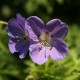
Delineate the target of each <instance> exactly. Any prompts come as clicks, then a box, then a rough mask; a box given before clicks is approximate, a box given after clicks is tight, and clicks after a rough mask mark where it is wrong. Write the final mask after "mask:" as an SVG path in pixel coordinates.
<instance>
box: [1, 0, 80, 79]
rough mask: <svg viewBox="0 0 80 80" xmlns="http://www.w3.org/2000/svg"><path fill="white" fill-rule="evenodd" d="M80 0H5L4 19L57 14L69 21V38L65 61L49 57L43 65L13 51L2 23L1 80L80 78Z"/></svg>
mask: <svg viewBox="0 0 80 80" xmlns="http://www.w3.org/2000/svg"><path fill="white" fill-rule="evenodd" d="M79 7H80V0H13V1H12V0H1V2H0V19H1V20H5V21H8V20H9V19H10V18H12V17H15V15H16V13H21V14H22V15H23V16H24V17H25V18H27V17H28V16H30V15H37V16H38V17H40V18H42V19H43V21H44V22H47V21H48V20H50V19H53V18H55V17H57V18H60V19H61V20H62V21H64V22H66V23H68V25H69V32H68V35H67V37H66V38H65V41H66V43H67V45H68V47H69V51H68V55H67V56H66V57H65V58H64V59H63V60H61V61H54V60H52V59H49V60H48V61H47V62H46V63H45V64H43V65H37V64H35V63H34V62H32V61H31V59H30V57H29V55H27V56H26V58H25V59H23V60H20V59H19V57H18V55H19V54H18V53H16V54H11V53H10V52H9V48H8V40H9V37H8V36H7V34H6V30H5V29H6V27H5V25H0V80H80V44H79V43H80V26H79V24H80V9H79Z"/></svg>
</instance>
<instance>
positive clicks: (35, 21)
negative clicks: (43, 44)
mask: <svg viewBox="0 0 80 80" xmlns="http://www.w3.org/2000/svg"><path fill="white" fill-rule="evenodd" d="M27 22H28V23H29V25H30V26H31V28H32V29H33V31H34V33H35V34H36V35H37V36H38V35H40V34H41V31H42V30H43V29H44V26H45V25H44V22H43V21H42V20H41V19H40V18H38V17H37V16H31V17H29V18H27Z"/></svg>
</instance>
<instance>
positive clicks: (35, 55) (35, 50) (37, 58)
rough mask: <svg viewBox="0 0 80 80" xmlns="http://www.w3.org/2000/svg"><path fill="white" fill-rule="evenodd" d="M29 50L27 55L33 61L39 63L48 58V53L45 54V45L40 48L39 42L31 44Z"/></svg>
mask: <svg viewBox="0 0 80 80" xmlns="http://www.w3.org/2000/svg"><path fill="white" fill-rule="evenodd" d="M29 50H30V53H29V55H30V57H31V59H32V61H33V62H35V63H37V64H40V65H41V64H43V63H45V62H46V61H47V60H48V54H46V50H45V47H43V48H42V49H41V45H40V43H37V44H33V45H31V46H30V48H29Z"/></svg>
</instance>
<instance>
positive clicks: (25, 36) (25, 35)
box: [15, 31, 28, 41]
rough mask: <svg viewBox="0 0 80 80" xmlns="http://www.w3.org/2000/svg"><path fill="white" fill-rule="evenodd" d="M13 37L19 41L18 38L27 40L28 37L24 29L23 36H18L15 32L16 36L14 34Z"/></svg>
mask: <svg viewBox="0 0 80 80" xmlns="http://www.w3.org/2000/svg"><path fill="white" fill-rule="evenodd" d="M15 38H16V39H17V40H18V41H20V40H24V41H27V39H28V33H27V32H26V31H24V36H20V35H19V34H18V33H17V36H15Z"/></svg>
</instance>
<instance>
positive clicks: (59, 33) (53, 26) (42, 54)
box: [25, 16, 68, 64]
mask: <svg viewBox="0 0 80 80" xmlns="http://www.w3.org/2000/svg"><path fill="white" fill-rule="evenodd" d="M27 22H28V24H27ZM27 22H26V23H25V25H26V26H30V27H31V28H30V29H28V30H29V36H30V38H31V39H32V40H33V42H32V44H31V45H30V48H29V51H30V53H29V55H30V57H31V59H32V60H33V62H35V63H37V64H43V63H45V62H46V61H47V60H48V58H49V57H51V58H52V59H53V60H61V59H63V58H64V57H65V56H66V54H67V51H68V47H67V45H66V44H65V42H64V41H63V38H64V37H65V36H66V34H67V32H68V26H67V25H66V24H65V23H64V22H62V21H61V20H59V19H52V20H51V21H49V22H48V23H47V24H46V25H45V24H44V22H43V21H42V20H41V19H40V18H38V17H37V16H31V17H29V18H28V19H27Z"/></svg>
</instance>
